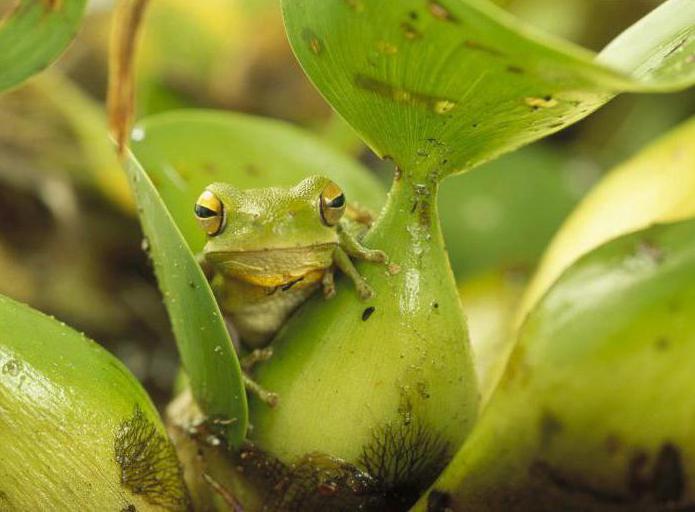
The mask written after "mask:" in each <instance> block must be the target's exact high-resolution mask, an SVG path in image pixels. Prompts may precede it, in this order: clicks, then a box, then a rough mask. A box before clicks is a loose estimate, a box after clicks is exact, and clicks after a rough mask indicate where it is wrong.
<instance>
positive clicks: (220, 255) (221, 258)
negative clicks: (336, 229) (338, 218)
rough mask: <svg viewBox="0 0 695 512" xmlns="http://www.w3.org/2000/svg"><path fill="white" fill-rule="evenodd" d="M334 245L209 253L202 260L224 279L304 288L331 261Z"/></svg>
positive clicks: (316, 279) (317, 277)
mask: <svg viewBox="0 0 695 512" xmlns="http://www.w3.org/2000/svg"><path fill="white" fill-rule="evenodd" d="M334 249H335V245H334V244H325V245H321V246H314V247H311V248H307V247H298V248H290V249H281V250H280V249H273V250H262V251H225V252H209V253H207V254H206V259H207V260H208V261H209V262H210V263H211V264H212V266H213V267H214V269H215V271H216V272H217V273H219V274H220V275H221V276H222V277H224V278H227V279H235V280H239V281H244V282H247V283H249V284H252V285H255V286H261V287H264V288H275V287H278V286H288V285H292V286H297V287H301V288H303V287H305V286H309V285H311V284H314V283H316V282H317V281H319V280H320V279H321V278H322V277H323V275H324V273H325V271H326V269H328V268H329V267H330V266H331V265H332V264H333V251H334Z"/></svg>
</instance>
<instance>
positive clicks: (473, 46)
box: [463, 40, 505, 57]
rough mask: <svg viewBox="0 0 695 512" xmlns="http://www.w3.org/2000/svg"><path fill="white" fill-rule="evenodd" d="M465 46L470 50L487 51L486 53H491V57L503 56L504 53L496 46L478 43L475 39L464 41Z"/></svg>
mask: <svg viewBox="0 0 695 512" xmlns="http://www.w3.org/2000/svg"><path fill="white" fill-rule="evenodd" d="M463 44H465V45H466V47H467V48H470V49H471V50H477V51H480V52H484V53H487V54H488V55H492V56H493V57H504V56H505V54H504V53H503V52H501V51H500V50H498V49H497V48H493V47H492V46H488V45H485V44H483V43H479V42H477V41H470V40H469V41H464V43H463Z"/></svg>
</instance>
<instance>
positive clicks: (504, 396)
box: [413, 219, 695, 512]
mask: <svg viewBox="0 0 695 512" xmlns="http://www.w3.org/2000/svg"><path fill="white" fill-rule="evenodd" d="M694 235H695V220H693V219H689V220H685V221H681V222H675V223H671V224H659V225H655V226H650V227H649V228H647V229H644V230H641V231H638V232H635V233H630V234H628V235H625V236H622V237H619V238H617V239H614V240H611V241H609V242H607V243H605V244H604V245H601V246H600V247H598V248H596V249H595V250H593V251H591V252H590V253H588V254H586V255H585V256H583V257H582V258H581V259H579V260H578V261H577V262H575V263H574V264H573V265H572V266H571V267H569V268H568V269H567V270H566V271H565V272H564V273H563V274H562V276H561V277H560V278H559V279H558V280H557V281H556V282H555V283H554V284H553V286H552V287H551V288H550V289H549V290H548V293H547V294H545V295H544V296H543V298H542V299H541V300H540V301H539V302H538V304H537V306H536V307H535V308H534V309H533V311H532V312H531V313H530V314H529V316H528V318H527V320H526V322H525V323H524V325H523V327H522V329H521V330H520V332H519V336H518V340H519V342H518V344H517V346H516V347H515V349H514V352H513V354H512V357H511V359H510V361H509V364H508V365H507V368H506V370H505V373H504V375H503V377H502V380H501V382H500V384H499V386H497V388H496V389H495V391H494V393H493V395H492V398H491V400H490V402H489V404H488V406H487V408H486V410H485V412H484V413H483V415H482V416H481V418H480V421H479V422H478V424H477V425H476V427H475V429H474V431H473V433H472V434H471V436H470V437H469V438H468V440H467V441H466V443H465V445H464V446H463V448H462V449H461V450H460V451H459V452H458V454H457V455H456V456H455V458H454V460H453V461H452V463H451V464H450V465H449V466H448V467H447V469H446V470H445V471H444V472H443V473H442V475H441V476H440V478H439V479H438V481H437V482H436V483H435V484H434V486H433V487H432V491H431V492H430V493H428V494H427V495H426V496H424V497H423V498H422V499H421V500H420V502H419V503H418V506H416V507H415V508H414V509H413V510H414V511H423V512H424V511H425V510H432V508H428V502H429V506H430V507H431V504H432V502H436V500H440V501H441V500H442V499H446V501H447V502H448V503H450V504H451V508H453V509H454V510H475V511H476V512H488V511H489V512H493V511H500V510H533V511H538V512H546V511H547V512H550V511H553V512H554V511H557V510H577V511H579V510H581V511H586V512H599V511H602V512H605V511H612V512H632V511H638V510H640V511H662V510H668V509H671V508H672V509H675V510H687V508H688V507H689V506H690V504H691V503H692V495H691V493H690V491H689V490H690V489H692V488H693V485H694V484H695V478H694V475H695V473H693V470H694V468H695V463H694V461H693V458H692V454H693V453H694V452H695V443H693V436H692V431H693V428H695V415H694V414H693V413H694V412H695V399H694V397H693V394H692V392H691V389H692V385H693V377H694V376H693V371H692V361H693V357H694V356H695V323H693V321H692V319H693V317H694V315H695V236H694ZM667 503H668V505H666V504H667Z"/></svg>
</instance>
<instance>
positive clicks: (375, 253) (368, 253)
mask: <svg viewBox="0 0 695 512" xmlns="http://www.w3.org/2000/svg"><path fill="white" fill-rule="evenodd" d="M357 257H358V258H361V259H363V260H365V261H371V262H374V263H388V261H389V257H388V256H387V255H386V253H385V252H384V251H380V250H379V249H363V250H362V252H360V253H359V254H358V255H357Z"/></svg>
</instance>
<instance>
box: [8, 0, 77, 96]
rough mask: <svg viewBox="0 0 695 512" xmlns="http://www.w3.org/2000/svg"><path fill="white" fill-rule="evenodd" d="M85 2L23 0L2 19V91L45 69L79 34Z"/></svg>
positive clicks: (73, 0)
mask: <svg viewBox="0 0 695 512" xmlns="http://www.w3.org/2000/svg"><path fill="white" fill-rule="evenodd" d="M85 3H86V1H85V0H21V1H20V2H19V4H18V5H17V7H16V8H15V9H14V11H12V12H11V13H10V14H9V17H7V18H6V19H4V20H0V91H4V90H5V89H9V88H10V87H13V86H15V85H18V84H20V83H21V82H23V81H24V80H26V79H27V78H29V77H30V76H32V75H34V74H36V73H38V72H39V71H41V70H43V69H44V68H46V67H47V66H48V65H49V64H51V62H53V61H54V60H55V59H57V58H58V56H59V55H60V54H61V53H62V52H63V50H65V48H66V47H67V46H68V44H69V43H70V41H72V39H73V37H75V34H76V33H77V30H78V28H79V26H80V22H81V21H82V16H83V14H84V7H85Z"/></svg>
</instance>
